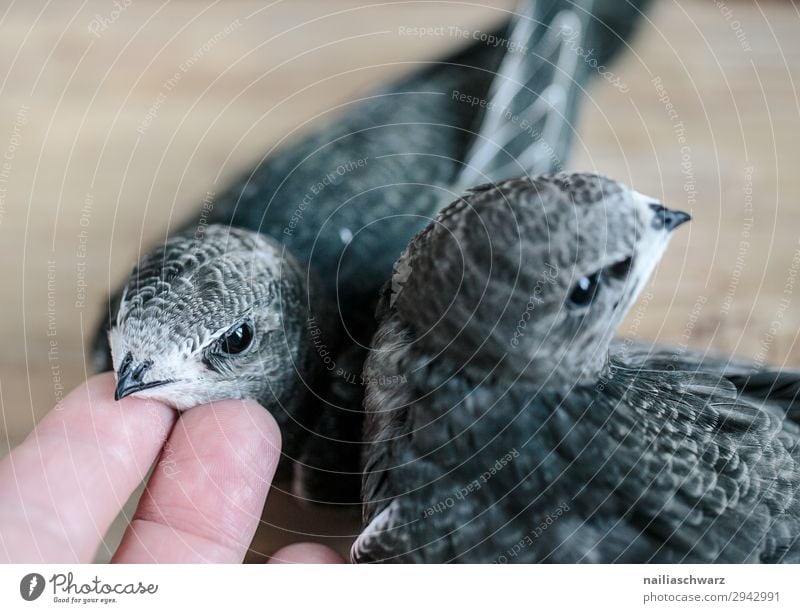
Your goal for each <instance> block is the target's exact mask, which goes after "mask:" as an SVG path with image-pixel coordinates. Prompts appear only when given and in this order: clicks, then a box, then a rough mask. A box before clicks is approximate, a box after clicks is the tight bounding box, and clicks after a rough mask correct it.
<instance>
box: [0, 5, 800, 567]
mask: <svg viewBox="0 0 800 613" xmlns="http://www.w3.org/2000/svg"><path fill="white" fill-rule="evenodd" d="M72 4H73V3H61V2H54V3H49V4H46V3H45V2H43V1H41V2H40V1H34V0H27V1H26V2H15V3H13V4H9V3H7V2H4V3H2V4H0V19H1V21H0V92H1V93H0V149H2V151H0V156H3V157H2V158H0V256H1V257H0V278H2V279H3V281H4V290H3V300H2V315H3V317H2V318H1V319H0V332H1V333H2V339H3V342H2V344H1V345H0V403H1V406H0V408H1V409H2V415H3V422H2V434H0V451H2V450H3V448H7V447H8V446H10V445H14V444H16V443H17V442H19V441H20V440H21V439H22V437H23V436H24V435H25V434H26V433H27V432H28V431H29V430H30V429H31V428H32V426H33V424H34V423H35V422H36V421H37V419H39V418H40V417H41V416H42V415H43V414H44V413H45V412H46V411H47V410H48V409H49V408H50V407H51V406H52V405H53V404H54V402H55V401H56V400H57V398H58V397H59V395H60V394H62V393H64V392H66V391H68V390H69V389H71V388H72V387H74V386H75V385H77V384H78V383H79V382H80V381H81V380H82V379H83V378H84V377H85V376H86V375H87V369H88V368H89V367H88V364H87V360H86V354H85V347H86V345H85V342H84V341H85V339H86V337H87V335H88V334H89V332H90V331H91V330H92V328H93V327H94V326H95V323H96V320H97V317H98V312H99V309H100V306H101V303H102V299H103V296H105V295H106V294H107V292H108V290H109V287H110V286H113V285H116V284H117V283H118V282H119V281H120V279H121V278H122V277H123V275H124V274H126V273H127V272H128V270H129V269H130V267H131V266H132V265H133V264H134V262H135V261H136V260H137V259H138V257H139V255H140V253H141V250H142V249H147V248H148V246H149V245H151V244H152V243H153V242H155V241H156V240H159V239H160V238H162V237H163V236H164V234H165V232H167V231H168V229H169V228H170V226H171V225H174V224H176V223H177V222H179V221H180V220H181V219H183V218H184V216H185V215H186V214H187V212H189V211H192V210H194V209H195V208H196V207H198V205H199V203H200V202H201V200H202V199H203V197H204V196H205V195H206V193H207V191H209V190H212V191H219V190H221V189H222V188H223V187H224V184H225V181H226V179H227V178H228V177H230V176H232V175H233V174H235V173H236V171H237V169H241V168H243V166H244V165H246V164H247V163H248V162H251V161H253V160H256V159H258V158H259V157H260V156H261V155H262V154H263V153H264V152H265V151H267V149H268V148H269V147H270V146H271V145H273V144H275V143H277V142H278V141H280V140H281V139H285V138H296V137H297V136H298V135H299V134H301V133H302V132H304V131H306V130H308V129H309V128H310V127H311V126H313V125H314V122H315V116H317V114H319V113H320V112H321V111H324V110H326V109H328V108H330V107H331V106H333V105H335V104H337V103H339V102H341V101H344V100H347V99H348V98H350V97H352V96H354V95H356V94H357V93H361V92H364V91H366V90H368V89H370V88H372V87H374V86H376V85H378V83H377V82H376V79H378V78H380V79H381V80H388V79H391V78H392V77H393V76H395V75H398V74H401V73H403V72H404V71H407V70H410V69H412V66H411V65H409V63H408V62H409V61H413V60H418V59H429V58H436V57H438V56H440V55H441V54H442V53H444V52H445V51H446V50H448V49H450V48H453V47H455V46H457V45H458V44H459V43H458V41H457V40H454V39H452V38H449V37H447V36H435V35H434V36H425V37H422V38H414V37H410V36H407V35H403V34H402V33H401V30H400V26H417V25H443V24H447V25H456V24H457V25H460V26H461V27H462V28H471V29H475V28H485V27H487V26H488V24H489V23H490V22H493V21H496V20H499V19H501V18H502V16H503V10H502V9H503V8H509V7H511V5H512V4H513V3H512V2H508V1H503V2H495V3H492V4H493V6H494V7H495V8H485V7H484V8H481V7H480V6H472V7H469V6H464V5H462V4H460V3H449V2H444V1H442V2H438V3H415V2H399V3H393V4H388V5H381V6H372V7H369V6H367V5H368V4H374V3H368V2H366V1H364V2H357V1H355V0H338V1H336V2H326V1H322V0H319V1H315V2H311V1H299V0H292V1H291V2H289V1H288V0H285V1H283V2H274V3H268V2H264V1H263V0H260V1H247V2H245V1H231V0H227V1H226V2H212V3H209V2H197V1H194V0H192V1H188V0H186V1H177V2H170V3H158V2H148V1H145V0H138V1H136V2H132V3H128V5H127V8H125V9H124V10H122V11H120V12H114V11H113V10H112V9H113V5H112V4H111V3H110V2H105V1H99V0H89V1H88V2H86V3H85V4H83V5H82V6H83V8H82V9H80V10H79V11H78V12H75V8H74V7H73V6H72ZM120 4H121V5H123V6H125V2H121V3H120ZM726 6H727V7H728V9H718V8H717V7H716V5H715V3H712V2H701V1H699V0H698V1H689V0H680V1H679V2H677V1H674V0H663V1H662V2H661V3H657V6H656V8H655V10H654V11H653V13H652V14H651V15H650V17H649V21H648V23H647V25H646V27H645V28H644V29H643V30H642V32H641V33H640V35H639V37H638V38H637V39H636V41H635V44H634V45H633V50H632V51H631V52H629V53H628V54H627V56H626V57H625V58H624V59H623V60H622V61H621V62H619V63H618V64H616V65H615V66H613V72H614V76H617V77H619V82H618V84H617V86H616V87H615V86H614V85H612V84H610V83H608V82H605V81H603V80H602V79H597V80H596V82H595V83H594V85H593V86H592V88H591V90H590V91H589V94H588V96H587V98H586V101H585V112H584V113H583V115H582V118H581V123H580V126H579V138H578V139H577V140H576V150H575V156H574V159H573V161H572V163H571V165H570V166H571V167H572V168H575V169H597V170H600V171H603V172H606V173H608V174H610V175H613V176H615V177H616V178H619V179H621V180H624V181H627V182H629V183H631V184H632V185H633V186H634V187H635V188H636V189H638V190H639V191H642V192H645V193H648V194H651V195H654V196H656V197H659V198H661V199H662V200H663V201H664V202H665V203H666V204H667V205H668V206H671V207H674V208H680V209H685V210H689V211H691V212H692V214H693V216H694V221H693V222H692V223H691V224H690V226H689V227H688V228H686V229H681V231H680V232H678V233H677V236H676V237H675V240H674V241H673V243H672V246H671V247H670V250H669V252H668V254H667V256H666V258H665V260H664V262H663V263H662V264H661V265H660V267H659V268H658V271H657V273H656V275H655V277H654V279H653V282H652V284H651V285H650V287H649V288H648V292H647V293H646V294H645V296H644V297H643V298H642V300H641V301H640V304H639V306H638V308H636V309H634V312H633V313H632V314H631V317H630V318H629V320H628V321H627V322H626V323H625V324H624V325H623V328H622V331H621V332H622V333H623V334H626V335H630V336H637V337H639V338H645V339H658V340H660V341H662V342H670V343H674V344H679V345H687V346H693V347H701V348H706V347H711V348H713V349H717V350H720V351H725V352H735V353H737V354H740V355H742V356H745V357H751V358H756V359H766V360H767V361H769V362H771V363H774V364H780V365H790V366H800V344H798V342H797V335H798V332H799V331H800V296H794V295H793V294H792V289H793V288H792V285H793V283H794V287H796V288H800V281H797V282H794V280H795V279H796V278H797V276H798V268H800V203H799V202H798V201H799V200H800V172H798V170H797V165H798V160H800V102H799V101H798V92H797V86H796V85H795V83H800V36H798V32H800V27H799V26H800V15H799V14H798V10H797V8H795V6H794V5H793V4H792V3H790V2H783V1H777V0H775V1H759V2H755V1H744V0H742V1H735V0H728V1H727V3H726ZM728 10H729V11H730V12H728ZM375 65H381V66H383V67H382V68H380V70H364V68H366V67H369V66H375ZM266 517H267V521H268V522H269V523H272V524H273V526H274V527H273V528H272V529H269V530H265V531H264V534H263V535H262V536H261V537H260V540H259V543H260V545H259V547H258V548H259V550H260V551H269V549H270V547H272V546H274V544H275V543H277V542H288V541H293V540H299V539H301V538H302V534H308V533H314V534H316V533H339V534H345V535H346V534H347V533H348V532H349V531H352V530H353V529H354V525H355V523H354V522H353V521H350V523H349V524H348V523H347V522H345V523H344V524H341V523H339V521H338V518H332V517H328V516H326V517H323V518H309V517H308V516H303V518H302V520H298V519H297V517H299V514H298V513H296V512H294V511H293V510H291V509H287V508H286V507H285V506H284V505H277V504H275V505H274V509H273V510H272V512H271V514H268V515H267V516H266ZM289 526H291V527H292V528H293V529H295V530H296V531H297V533H291V532H287V531H286V530H284V528H286V527H289ZM117 534H118V529H117V530H115V533H114V535H112V536H111V537H110V539H109V543H110V544H112V545H113V541H114V539H115V538H116V535H117ZM347 540H348V539H347V537H346V536H345V537H343V538H340V539H338V540H337V541H336V543H338V544H339V545H340V546H342V547H344V546H345V545H346V541H347ZM266 543H269V544H266ZM105 557H107V555H106V554H102V553H101V558H105Z"/></svg>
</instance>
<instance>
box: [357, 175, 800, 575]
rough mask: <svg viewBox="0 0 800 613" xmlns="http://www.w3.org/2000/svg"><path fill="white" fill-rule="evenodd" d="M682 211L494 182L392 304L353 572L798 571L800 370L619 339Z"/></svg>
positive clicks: (385, 304) (446, 219) (592, 189)
mask: <svg viewBox="0 0 800 613" xmlns="http://www.w3.org/2000/svg"><path fill="white" fill-rule="evenodd" d="M689 219H690V215H689V214H688V213H685V212H682V211H677V210H673V209H669V208H666V207H665V206H664V205H663V204H662V203H661V202H660V201H659V200H658V199H656V198H651V197H648V196H646V195H643V194H641V193H639V192H637V191H635V190H633V189H631V188H630V187H628V186H626V185H624V184H622V183H619V182H617V181H615V180H613V179H611V178H608V177H606V176H604V175H600V174H596V173H586V172H584V173H580V172H574V173H567V172H559V173H551V174H545V175H542V176H538V177H533V178H531V177H522V178H517V179H511V180H507V181H503V182H499V183H492V184H486V185H483V186H479V187H477V188H475V189H472V190H470V191H468V192H467V193H466V194H465V195H464V196H463V197H461V198H459V199H458V200H456V201H454V202H453V203H452V204H451V205H450V206H448V207H446V208H445V209H443V210H442V212H441V213H440V214H439V215H438V217H437V218H436V219H435V221H433V222H431V223H430V224H429V225H428V226H427V227H426V228H425V229H423V230H422V231H421V232H420V233H419V234H418V235H417V236H416V237H415V238H414V239H413V240H411V241H410V243H409V245H408V247H407V249H406V250H405V251H404V253H403V255H402V256H401V257H400V260H401V262H402V265H401V266H398V267H397V270H402V271H404V272H403V274H401V275H399V276H400V278H398V279H394V280H393V281H387V282H386V284H385V285H384V288H383V290H382V293H381V298H380V304H379V307H378V316H379V320H380V324H379V328H378V331H377V332H376V335H375V339H374V341H373V347H372V350H371V351H370V354H369V357H368V358H367V361H366V364H365V370H364V376H365V379H366V380H367V390H366V394H365V401H364V407H365V412H366V430H365V431H366V434H365V438H366V441H367V442H368V443H369V447H368V451H367V453H366V454H365V464H364V467H365V468H364V493H363V496H364V529H363V531H362V532H361V534H360V535H359V536H358V538H357V540H356V541H355V543H354V545H353V549H352V557H353V559H354V561H356V562H361V563H368V562H373V563H374V562H417V563H434V562H436V563H445V562H464V563H515V562H516V563H537V562H553V563H646V562H660V563H712V562H719V563H735V562H736V563H739V562H761V563H775V562H795V563H796V562H800V489H799V488H800V426H798V421H799V418H800V400H798V394H800V372H798V371H792V370H785V371H780V370H775V369H771V368H769V367H764V366H763V365H758V364H753V363H748V362H747V361H744V360H738V359H725V358H720V357H706V356H704V355H702V354H700V353H699V352H693V351H691V350H687V351H685V352H675V351H674V350H672V349H670V348H665V347H660V346H648V345H646V344H631V343H628V342H626V341H622V340H619V339H616V338H615V331H616V330H617V328H618V327H619V325H620V323H621V322H622V320H623V318H624V317H625V314H626V313H627V312H628V310H629V309H630V308H631V306H632V305H633V304H634V302H635V300H636V298H637V296H638V295H639V293H640V292H641V290H642V288H643V286H644V285H645V283H646V282H647V280H648V278H649V276H650V275H651V273H652V271H653V269H654V267H655V266H656V265H657V263H658V262H659V260H660V258H661V257H662V255H663V253H664V251H665V249H666V247H667V245H668V242H669V240H670V237H671V235H672V233H673V231H674V230H675V229H676V228H678V227H680V226H681V225H682V224H684V223H686V222H687V221H689Z"/></svg>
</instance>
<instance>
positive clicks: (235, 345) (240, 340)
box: [219, 321, 255, 355]
mask: <svg viewBox="0 0 800 613" xmlns="http://www.w3.org/2000/svg"><path fill="white" fill-rule="evenodd" d="M254 336H255V335H254V333H253V325H252V324H251V323H250V322H247V321H244V322H242V323H240V324H239V325H238V326H236V327H235V328H232V329H230V330H228V331H227V332H226V333H225V335H224V336H223V337H222V338H220V343H219V348H220V351H221V352H222V353H227V354H228V355H236V354H237V353H242V351H244V350H245V349H247V348H248V347H249V346H250V345H251V344H252V343H253V337H254Z"/></svg>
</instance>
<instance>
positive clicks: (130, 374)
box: [114, 353, 169, 400]
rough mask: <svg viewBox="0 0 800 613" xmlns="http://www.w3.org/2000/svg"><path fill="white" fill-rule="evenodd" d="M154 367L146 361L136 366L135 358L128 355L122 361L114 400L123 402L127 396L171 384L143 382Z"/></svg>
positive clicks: (165, 382)
mask: <svg viewBox="0 0 800 613" xmlns="http://www.w3.org/2000/svg"><path fill="white" fill-rule="evenodd" d="M152 365H153V362H151V361H150V360H145V361H144V362H142V363H141V364H134V363H133V357H132V356H131V354H130V353H128V354H127V355H126V356H125V359H124V360H123V361H122V364H121V365H120V367H119V372H118V373H117V389H116V391H115V392H114V400H122V399H123V398H125V396H130V395H131V394H135V393H136V392H141V391H142V390H147V389H150V388H153V387H158V386H159V385H166V384H167V383H169V381H150V382H148V383H143V382H142V378H143V377H144V374H145V373H146V372H147V371H148V370H149V369H150V367H151V366H152Z"/></svg>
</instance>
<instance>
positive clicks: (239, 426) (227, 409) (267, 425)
mask: <svg viewBox="0 0 800 613" xmlns="http://www.w3.org/2000/svg"><path fill="white" fill-rule="evenodd" d="M205 415H208V416H212V417H211V418H210V421H211V422H212V423H213V424H214V426H215V427H217V428H218V429H219V430H220V431H221V432H224V433H227V434H228V435H230V436H232V437H233V439H232V440H233V441H235V440H240V441H241V442H243V443H245V442H246V443H247V447H248V448H249V447H251V446H255V447H257V450H254V453H255V454H256V455H257V456H261V457H262V458H264V459H265V460H268V462H269V463H270V464H277V462H278V460H279V459H280V453H281V431H280V428H279V427H278V422H276V421H275V418H274V417H273V416H272V415H271V414H270V412H269V411H268V410H267V409H265V408H264V407H263V406H262V405H260V404H259V403H258V402H256V401H255V400H250V399H238V400H231V399H226V400H218V401H215V402H211V403H208V404H204V405H199V406H197V407H194V408H192V409H189V411H188V412H185V413H184V415H183V417H182V420H186V419H190V418H191V419H195V418H196V419H199V420H202V419H204V417H203V416H205ZM273 468H274V467H273Z"/></svg>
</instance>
